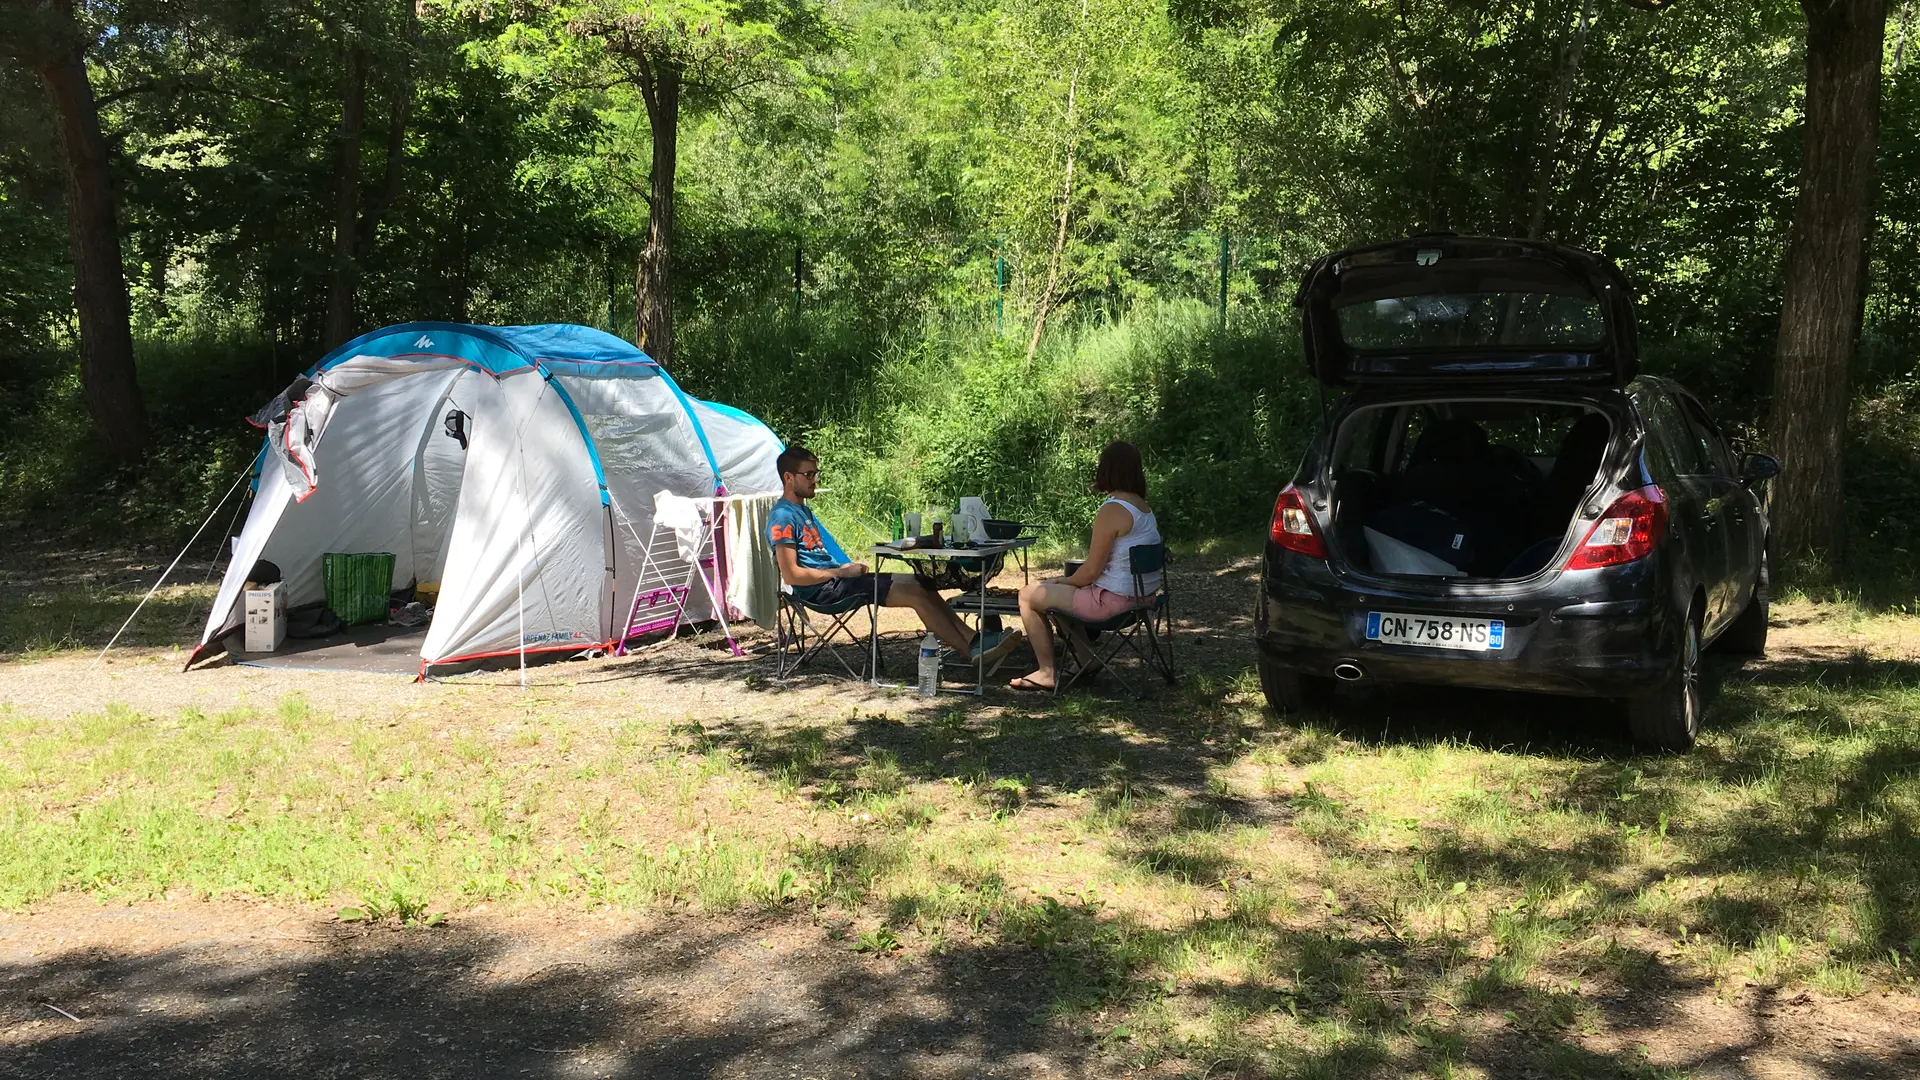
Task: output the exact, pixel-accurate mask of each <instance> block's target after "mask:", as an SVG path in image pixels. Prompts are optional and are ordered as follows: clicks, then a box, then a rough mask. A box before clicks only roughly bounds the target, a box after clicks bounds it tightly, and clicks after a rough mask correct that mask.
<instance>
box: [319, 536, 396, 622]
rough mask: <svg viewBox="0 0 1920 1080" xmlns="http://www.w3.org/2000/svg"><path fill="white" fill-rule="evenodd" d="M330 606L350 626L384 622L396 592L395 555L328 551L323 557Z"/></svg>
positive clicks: (390, 553) (386, 552)
mask: <svg viewBox="0 0 1920 1080" xmlns="http://www.w3.org/2000/svg"><path fill="white" fill-rule="evenodd" d="M320 576H321V579H322V581H324V582H325V585H326V590H327V607H328V608H330V609H331V610H332V611H333V613H334V614H335V615H337V616H339V618H340V621H341V622H342V623H345V624H346V625H348V626H353V625H355V624H357V623H370V622H384V621H385V620H386V617H387V597H388V596H389V595H390V594H391V592H392V590H393V553H392V552H391V551H365V552H356V553H353V554H347V553H345V552H339V551H329V552H327V553H326V554H325V555H322V556H320Z"/></svg>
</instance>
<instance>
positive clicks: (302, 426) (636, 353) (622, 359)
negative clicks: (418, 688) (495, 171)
mask: <svg viewBox="0 0 1920 1080" xmlns="http://www.w3.org/2000/svg"><path fill="white" fill-rule="evenodd" d="M255 423H257V424H259V425H261V426H264V427H266V428H267V429H268V434H267V446H266V447H265V448H264V449H263V450H262V451H261V456H260V459H259V463H258V465H257V470H258V475H257V478H256V481H255V482H256V485H257V486H256V491H255V496H254V502H253V507H252V509H251V510H250V511H249V513H248V515H247V522H246V525H245V527H244V528H243V529H242V530H241V533H240V535H239V536H238V537H237V538H235V540H234V541H233V561H232V562H231V563H230V564H229V565H228V567H227V573H226V577H225V578H224V579H222V581H221V583H220V592H219V596H218V598H217V599H216V600H215V601H214V606H213V612H212V614H211V615H209V617H208V619H207V626H206V632H205V634H204V635H203V637H202V638H201V649H200V650H199V651H198V652H197V653H196V656H198V655H201V654H204V653H207V652H210V651H211V649H210V646H211V644H212V643H213V642H214V641H216V640H218V639H219V638H221V637H223V636H225V635H226V634H228V633H231V632H232V631H233V630H234V629H235V628H236V627H238V626H239V625H240V622H241V618H242V614H243V613H242V611H241V600H242V590H243V588H244V586H245V584H246V581H247V579H248V576H249V575H250V573H251V572H252V570H253V568H254V566H255V565H256V562H257V561H258V560H263V559H264V560H267V561H269V562H272V563H274V564H275V565H276V566H278V567H279V568H280V571H281V573H282V575H283V580H284V582H285V585H286V593H287V603H288V605H289V606H291V607H299V606H300V605H303V604H307V603H312V602H315V601H318V600H321V599H323V597H324V584H323V582H322V573H321V564H322V556H323V555H324V554H325V553H328V552H392V553H393V554H394V556H395V558H394V567H393V587H394V588H395V589H401V588H405V587H406V586H407V585H408V584H409V583H416V582H417V583H433V582H437V583H438V584H439V586H440V590H439V596H438V601H437V605H436V606H435V608H434V612H433V619H432V622H431V624H430V625H429V626H428V629H427V634H426V640H425V641H424V642H423V643H422V645H421V648H420V659H421V670H422V671H423V672H424V671H425V670H426V669H427V668H428V667H429V666H431V665H434V664H447V663H454V662H458V661H463V660H474V659H480V658H483V657H489V656H505V655H518V654H522V653H533V652H556V651H573V652H578V651H582V650H586V649H591V648H604V647H607V646H609V645H612V644H616V642H615V640H614V639H615V638H616V637H618V636H620V635H621V634H622V632H623V629H622V624H624V622H625V621H626V616H627V613H628V607H629V605H630V603H631V602H632V598H633V596H634V595H635V592H636V590H637V589H643V588H644V589H648V590H653V589H657V588H661V587H664V586H665V585H667V584H668V583H667V582H665V581H661V580H655V581H651V582H648V581H642V580H640V574H639V571H640V568H641V566H642V564H643V561H644V559H643V556H644V555H645V553H646V549H647V544H648V542H649V540H650V539H651V538H652V529H651V525H652V517H653V512H654V495H655V494H656V493H658V492H661V491H667V492H672V493H674V494H677V495H685V496H692V497H710V496H714V495H719V494H727V493H732V494H744V493H748V492H759V491H771V490H777V489H778V488H779V486H780V485H779V476H778V474H777V473H776V471H775V469H774V459H775V458H776V457H777V456H778V454H779V453H780V450H781V444H780V441H779V440H778V439H777V438H775V436H774V434H773V432H772V431H770V430H769V429H768V428H767V426H766V425H765V424H762V423H761V422H760V421H758V420H756V419H754V418H753V417H751V416H749V415H747V414H746V413H743V412H741V411H739V410H737V409H732V408H728V407H727V406H725V405H716V404H713V403H711V402H706V401H701V400H698V399H697V398H692V397H689V396H687V395H686V394H685V393H684V392H682V391H681V389H680V387H679V386H678V385H676V384H675V383H674V381H673V377H672V376H670V375H669V374H667V372H666V371H665V370H664V369H663V368H661V366H660V365H659V364H657V363H655V362H654V361H653V360H652V359H651V358H650V357H648V356H647V354H646V353H643V352H641V351H640V350H639V349H636V348H634V347H633V346H632V345H629V344H628V343H626V342H625V341H622V340H620V339H619V338H616V337H614V336H612V335H611V334H606V333H602V332H601V331H598V330H593V329H589V328H587V327H584V326H567V325H549V326H505V327H487V326H467V325H462V324H458V323H440V322H418V323H406V324H403V325H400V326H391V327H388V328H386V329H384V330H376V331H374V332H372V333H370V334H366V335H363V336H362V337H359V338H356V339H354V340H353V341H350V342H348V343H346V344H345V345H342V346H341V347H339V348H338V349H335V350H334V351H333V352H331V353H329V354H328V355H327V356H326V357H325V358H324V359H322V360H321V361H320V362H319V363H318V364H316V365H315V366H314V368H313V370H312V371H311V372H309V373H308V374H307V375H306V376H304V377H302V378H301V379H299V380H297V381H296V382H295V383H294V385H293V386H291V387H289V388H288V390H287V391H286V392H285V393H283V394H282V395H281V396H280V397H279V398H277V399H275V401H274V403H273V404H271V405H269V406H268V407H267V408H265V409H263V410H262V411H261V412H260V413H259V414H256V416H255ZM656 550H657V549H656ZM699 592H700V590H695V595H693V596H690V597H689V598H688V599H689V606H690V607H696V608H698V607H699V606H700V605H702V604H704V601H705V597H704V596H701V595H699ZM710 613H711V612H710V610H695V611H693V612H692V614H693V615H694V616H695V617H703V616H705V615H707V614H710Z"/></svg>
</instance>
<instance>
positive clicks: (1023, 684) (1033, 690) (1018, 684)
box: [1007, 675, 1053, 694]
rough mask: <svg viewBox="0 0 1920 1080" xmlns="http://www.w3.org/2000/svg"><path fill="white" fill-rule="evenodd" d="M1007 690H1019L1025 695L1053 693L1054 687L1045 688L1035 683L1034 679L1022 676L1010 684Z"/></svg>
mask: <svg viewBox="0 0 1920 1080" xmlns="http://www.w3.org/2000/svg"><path fill="white" fill-rule="evenodd" d="M1007 689H1009V690H1018V691H1020V692H1021V693H1023V694H1051V693H1053V687H1051V686H1043V685H1041V684H1040V683H1037V682H1034V681H1033V680H1032V679H1029V678H1027V677H1026V676H1025V675H1022V676H1020V677H1019V678H1017V679H1015V680H1013V681H1012V682H1009V683H1008V684H1007Z"/></svg>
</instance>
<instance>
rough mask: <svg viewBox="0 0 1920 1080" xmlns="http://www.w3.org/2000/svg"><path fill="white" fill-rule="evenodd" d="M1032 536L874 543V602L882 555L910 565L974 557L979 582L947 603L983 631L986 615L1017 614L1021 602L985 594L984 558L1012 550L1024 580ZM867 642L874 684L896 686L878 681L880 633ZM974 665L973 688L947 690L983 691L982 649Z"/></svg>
mask: <svg viewBox="0 0 1920 1080" xmlns="http://www.w3.org/2000/svg"><path fill="white" fill-rule="evenodd" d="M1034 540H1035V538H1034V537H1031V536H1022V537H1019V538H1017V539H1013V540H986V541H982V542H981V543H978V544H967V545H965V546H964V547H952V546H949V547H937V548H935V547H914V548H905V549H902V548H897V547H894V546H893V545H892V544H875V545H873V547H872V549H871V553H872V555H873V566H872V568H871V569H872V570H873V573H874V574H875V576H876V580H875V582H874V586H873V591H874V603H876V604H878V603H879V601H880V584H879V581H878V580H877V577H878V575H879V573H880V561H881V560H882V559H898V560H900V561H901V562H903V563H906V564H908V565H909V566H911V565H912V563H913V561H914V560H915V559H922V560H925V561H927V562H930V563H938V562H941V561H943V560H944V561H947V562H957V561H959V560H961V559H968V560H975V561H978V562H979V563H980V569H981V574H980V584H979V585H978V586H977V587H976V588H973V589H969V590H963V591H962V592H961V593H960V595H959V596H956V597H954V598H953V600H952V602H951V604H950V606H951V607H952V609H953V612H954V614H956V615H962V616H966V615H973V616H975V617H977V618H978V619H979V622H978V624H976V626H975V630H976V631H979V632H983V633H984V632H985V629H986V623H987V616H988V615H1007V614H1014V615H1018V614H1019V613H1020V606H1019V605H1018V604H1009V603H1008V602H1007V601H1005V600H1002V599H999V598H996V597H990V596H988V595H987V579H988V578H989V577H990V576H991V575H990V574H987V573H986V572H985V571H986V563H987V560H989V559H991V558H993V557H994V556H996V555H1005V554H1007V553H1009V552H1013V553H1015V556H1016V557H1017V558H1018V559H1019V561H1020V579H1021V580H1022V581H1025V580H1026V577H1027V549H1028V548H1030V547H1032V546H1033V542H1034ZM870 644H871V646H872V649H873V657H872V664H873V666H872V668H871V669H870V670H871V671H872V672H873V675H872V680H873V685H875V686H898V685H899V684H898V683H883V682H881V681H880V635H879V634H878V633H875V634H874V635H873V637H872V640H871V642H870ZM973 668H974V680H973V689H971V690H953V691H949V692H950V693H957V694H973V695H975V696H976V697H977V696H979V695H980V694H983V693H985V692H986V688H987V658H986V654H985V652H984V651H983V652H982V653H981V655H980V656H978V657H976V658H975V659H974V662H973Z"/></svg>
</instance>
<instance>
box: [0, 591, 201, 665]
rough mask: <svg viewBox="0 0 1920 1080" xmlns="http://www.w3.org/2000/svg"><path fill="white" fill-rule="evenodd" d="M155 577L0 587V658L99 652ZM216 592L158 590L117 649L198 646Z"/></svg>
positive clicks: (131, 612)
mask: <svg viewBox="0 0 1920 1080" xmlns="http://www.w3.org/2000/svg"><path fill="white" fill-rule="evenodd" d="M158 576H159V571H158V570H153V571H151V572H149V573H148V574H147V576H146V578H145V580H141V579H139V578H135V577H129V578H127V579H126V580H124V581H121V582H119V583H114V584H104V585H61V586H48V587H45V588H8V587H5V586H4V585H0V657H4V656H6V655H7V654H9V653H14V654H20V655H21V656H23V657H25V658H29V659H31V658H34V657H38V656H44V655H48V654H51V653H56V652H62V651H65V650H69V649H86V648H89V647H91V648H93V649H95V650H98V649H99V648H100V647H102V646H104V645H105V644H106V643H107V642H108V641H109V640H111V639H112V637H113V634H114V631H116V630H118V629H119V628H120V626H121V624H122V623H125V622H126V621H127V616H128V615H131V614H133V609H134V606H135V605H137V604H138V603H140V598H141V597H143V596H145V595H146V592H147V589H148V588H150V587H151V586H152V585H153V578H155V577H158ZM217 589H218V583H217V582H215V583H211V584H204V585H203V584H200V583H198V582H195V583H191V584H185V585H181V584H177V583H176V584H168V585H165V586H163V587H161V589H160V590H159V591H158V592H156V593H154V595H153V599H151V600H149V601H147V606H146V607H144V608H142V609H141V610H140V617H139V618H137V619H135V620H134V621H133V623H132V624H131V625H129V626H128V627H127V632H126V633H125V634H124V635H122V636H121V638H120V642H119V644H121V645H126V646H141V645H148V646H151V645H160V646H165V645H178V644H181V643H182V642H194V641H198V640H200V631H201V629H202V628H203V627H204V625H205V623H206V619H207V611H208V609H209V608H211V607H212V606H213V596H214V593H215V591H217Z"/></svg>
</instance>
